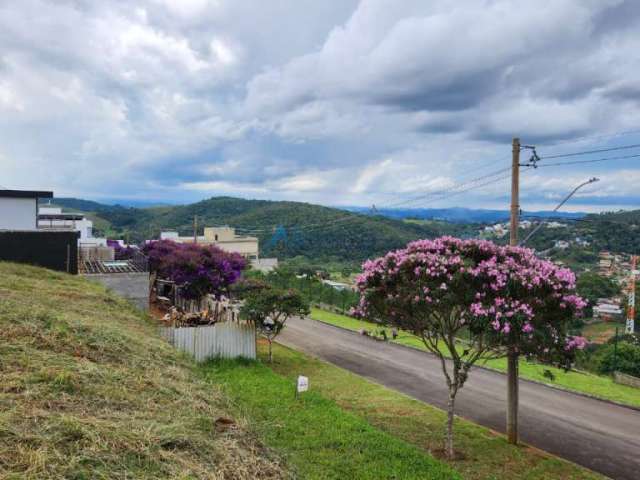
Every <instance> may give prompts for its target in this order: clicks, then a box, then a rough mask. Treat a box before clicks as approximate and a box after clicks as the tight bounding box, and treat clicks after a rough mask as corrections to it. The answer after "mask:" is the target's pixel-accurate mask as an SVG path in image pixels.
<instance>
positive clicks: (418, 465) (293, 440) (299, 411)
mask: <svg viewBox="0 0 640 480" xmlns="http://www.w3.org/2000/svg"><path fill="white" fill-rule="evenodd" d="M277 355H278V356H280V355H281V350H280V349H278V353H277ZM203 371H204V373H205V376H206V378H208V379H209V380H211V381H212V382H213V383H216V384H218V383H222V384H224V385H225V386H226V393H227V395H228V396H229V397H230V398H232V399H233V404H234V405H235V406H236V409H237V412H238V413H240V414H242V415H246V416H247V417H248V418H250V419H251V420H252V424H253V425H254V428H255V429H256V432H257V433H258V435H259V436H260V437H261V438H263V439H264V441H265V442H266V443H267V444H268V445H270V446H272V447H273V448H275V449H276V450H278V452H279V453H280V454H281V455H283V456H284V457H285V458H286V459H287V463H288V464H289V465H291V466H292V467H293V468H294V471H295V473H296V474H297V475H298V477H299V478H302V479H336V480H338V479H340V480H342V479H363V480H375V479H381V480H382V479H392V478H397V479H407V480H408V479H424V480H429V479H441V480H450V479H451V480H455V479H459V478H460V477H459V476H458V474H456V473H455V472H454V471H453V470H452V469H451V468H449V467H448V466H446V465H444V464H443V463H441V462H439V461H438V460H435V459H434V458H433V457H431V456H430V455H428V454H426V453H425V452H422V451H421V450H420V449H419V448H417V447H415V446H413V445H410V444H408V443H406V442H404V441H402V440H399V439H398V438H395V437H394V436H392V435H389V434H387V433H384V432H382V431H380V430H379V429H377V428H375V427H373V426H371V425H370V424H369V423H368V422H367V421H366V420H365V419H363V418H361V417H360V416H357V415H354V414H352V413H348V412H345V411H344V410H342V409H341V408H340V407H338V406H337V405H336V403H335V402H333V401H332V400H329V399H327V398H325V397H324V396H323V395H321V394H319V393H318V391H317V389H316V388H312V390H311V391H309V392H307V393H305V394H303V395H302V396H301V398H299V399H296V398H295V397H294V383H293V381H292V380H291V379H289V380H286V379H285V378H283V377H281V376H279V375H277V374H276V373H274V372H273V371H272V370H270V369H269V368H268V367H267V366H266V365H264V364H260V363H258V362H230V361H223V362H220V361H218V362H211V363H209V364H208V365H206V366H204V367H203ZM313 381H315V379H314V380H313Z"/></svg>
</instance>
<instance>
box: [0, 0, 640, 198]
mask: <svg viewBox="0 0 640 480" xmlns="http://www.w3.org/2000/svg"><path fill="white" fill-rule="evenodd" d="M638 31H640V2H638V1H635V0H628V1H621V0H610V1H609V0H593V1H590V0H573V1H572V0H546V1H545V0H539V1H535V2H533V1H530V0H522V1H516V0H509V1H491V0H468V1H462V0H450V1H438V0H431V1H424V0H361V1H355V0H327V1H317V0H269V1H255V0H246V1H245V0H136V1H134V0H127V1H124V0H109V1H107V0H105V1H100V2H96V1H93V0H0V165H1V166H2V168H1V170H0V185H2V186H4V187H7V188H39V189H53V190H54V191H55V193H56V194H57V195H60V196H79V197H85V198H93V199H98V200H100V199H114V198H117V199H134V200H135V199H138V200H152V201H163V202H173V203H176V202H178V203H180V202H189V201H193V200H198V199H201V198H205V197H210V196H216V195H223V194H224V195H233V196H240V197H246V198H269V199H290V200H300V201H309V202H315V203H322V204H327V205H371V204H376V205H377V206H393V205H398V206H404V207H443V206H454V205H456V206H466V207H491V208H496V207H497V208H503V207H506V206H507V204H508V198H507V197H508V196H507V194H508V179H506V178H502V177H503V176H504V173H501V174H498V173H496V174H495V175H492V174H493V173H494V172H497V171H500V170H501V169H503V168H505V167H508V166H509V164H510V152H511V145H510V143H511V138H512V137H513V136H519V137H521V138H522V142H523V143H526V144H530V145H536V147H537V152H538V154H539V155H540V156H542V157H544V156H550V155H557V154H563V153H571V152H582V151H586V150H594V149H603V148H612V147H618V146H626V145H634V144H640V55H638V52H640V35H638ZM634 154H640V148H636V149H633V148H629V149H624V150H613V151H610V152H603V153H597V154H592V155H585V156H576V157H563V158H558V159H543V161H542V162H540V165H543V163H545V162H546V163H548V164H552V163H558V162H566V161H576V160H580V161H582V160H588V159H591V160H596V159H599V158H604V157H618V156H630V155H634ZM523 155H524V157H523V159H524V160H526V159H528V157H529V155H530V154H529V153H528V152H524V153H523ZM507 173H508V172H507ZM591 176H597V177H599V178H600V179H601V181H600V182H599V183H597V184H594V185H592V186H590V187H588V188H585V189H584V190H583V191H582V193H581V194H580V195H579V196H578V197H577V198H575V200H574V201H573V203H572V205H571V208H570V209H574V210H579V209H582V210H585V209H588V210H598V209H612V208H616V209H617V208H632V207H635V208H640V157H631V158H627V159H620V160H614V161H606V162H593V163H581V164H571V165H566V166H550V167H548V168H539V169H536V170H533V169H530V170H529V171H527V172H525V173H524V174H523V177H522V180H523V184H522V204H523V208H524V209H536V208H549V207H553V206H555V204H556V203H557V202H558V201H559V199H560V198H561V197H562V196H563V195H564V194H565V193H566V192H567V191H569V190H571V189H572V188H573V187H574V186H575V185H577V184H579V183H580V182H582V181H583V180H586V179H587V178H589V177H591ZM479 177H481V179H480V180H476V179H477V178H479Z"/></svg>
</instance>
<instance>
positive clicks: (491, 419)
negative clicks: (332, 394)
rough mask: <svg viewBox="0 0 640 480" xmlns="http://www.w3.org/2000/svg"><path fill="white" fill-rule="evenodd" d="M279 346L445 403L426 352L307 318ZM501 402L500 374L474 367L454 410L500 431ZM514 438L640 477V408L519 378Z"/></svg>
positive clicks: (626, 478) (614, 473)
mask: <svg viewBox="0 0 640 480" xmlns="http://www.w3.org/2000/svg"><path fill="white" fill-rule="evenodd" d="M278 341H279V342H280V343H283V344H284V345H287V346H290V347H292V348H295V349H298V350H302V351H304V352H306V353H309V354H312V355H313V356H316V357H318V358H321V359H323V360H326V361H328V362H331V363H333V364H335V365H338V366H340V367H342V368H345V369H347V370H350V371H352V372H354V373H357V374H358V375H362V376H364V377H366V378H369V379H372V380H374V381H376V382H378V383H381V384H383V385H386V386H387V387H390V388H393V389H396V390H398V391H401V392H404V393H405V394H408V395H410V396H412V397H414V398H416V399H419V400H422V401H424V402H427V403H430V404H432V405H436V406H438V407H441V408H444V407H445V406H446V401H447V391H446V390H447V389H446V386H445V383H444V378H443V376H442V371H441V368H440V365H439V360H437V359H436V357H434V356H433V355H430V354H428V353H424V352H420V351H417V350H413V349H409V348H405V347H401V346H398V345H393V344H388V343H383V342H377V341H374V340H372V339H369V338H366V337H363V336H361V335H359V334H357V333H355V332H349V331H345V330H343V329H339V328H336V327H333V326H331V325H327V324H324V323H321V322H317V321H314V320H307V319H304V320H303V319H290V320H289V322H288V323H287V328H285V329H284V330H283V332H282V333H281V334H280V336H279V337H278ZM312 381H313V379H312ZM505 397H506V378H505V376H504V375H502V374H500V373H497V372H492V371H488V370H484V369H478V368H476V369H474V371H472V372H471V374H470V375H469V380H468V382H467V383H466V384H465V386H464V388H463V389H462V390H461V391H460V392H459V393H458V396H457V399H456V410H457V412H456V413H457V414H458V415H460V416H462V417H464V418H467V419H470V420H473V421H474V422H476V423H479V424H481V425H485V426H487V427H490V428H492V429H494V430H498V431H501V432H504V431H505ZM520 433H521V439H522V440H523V441H524V442H526V443H529V444H530V445H534V446H536V447H538V448H540V449H543V450H546V451H548V452H551V453H553V454H556V455H558V456H561V457H563V458H566V459H568V460H570V461H573V462H575V463H578V464H580V465H584V466H585V467H588V468H590V469H592V470H595V471H597V472H600V473H603V474H605V475H607V476H609V477H611V478H614V479H621V480H638V479H640V411H637V410H633V409H630V408H624V407H620V406H616V405H611V404H609V403H606V402H601V401H599V400H594V399H590V398H586V397H582V396H580V395H575V394H572V393H568V392H562V391H559V390H556V389H553V388H549V387H546V386H544V385H539V384H536V383H533V382H527V381H521V382H520Z"/></svg>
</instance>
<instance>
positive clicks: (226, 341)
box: [160, 322, 256, 362]
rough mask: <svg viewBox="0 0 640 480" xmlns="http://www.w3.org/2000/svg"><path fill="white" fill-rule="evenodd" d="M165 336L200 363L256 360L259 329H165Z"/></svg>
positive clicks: (237, 325)
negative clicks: (212, 360) (228, 359)
mask: <svg viewBox="0 0 640 480" xmlns="http://www.w3.org/2000/svg"><path fill="white" fill-rule="evenodd" d="M160 333H161V335H162V336H163V337H164V338H165V339H167V340H168V341H169V343H171V344H172V345H173V346H174V347H176V348H177V349H178V350H181V351H184V352H187V353H190V354H191V355H193V356H194V357H195V359H196V361H197V362H203V361H205V360H208V359H210V358H216V357H221V358H237V357H244V358H252V359H255V358H256V329H255V327H254V326H253V325H252V324H251V323H246V322H219V323H216V324H214V325H203V326H197V327H177V328H174V327H162V328H160Z"/></svg>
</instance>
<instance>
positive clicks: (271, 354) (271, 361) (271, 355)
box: [267, 338, 273, 363]
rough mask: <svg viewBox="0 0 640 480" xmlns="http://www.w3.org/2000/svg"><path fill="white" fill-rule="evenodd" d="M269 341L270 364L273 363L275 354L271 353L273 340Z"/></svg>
mask: <svg viewBox="0 0 640 480" xmlns="http://www.w3.org/2000/svg"><path fill="white" fill-rule="evenodd" d="M267 340H269V363H273V353H272V352H271V339H270V338H268V339H267Z"/></svg>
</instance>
